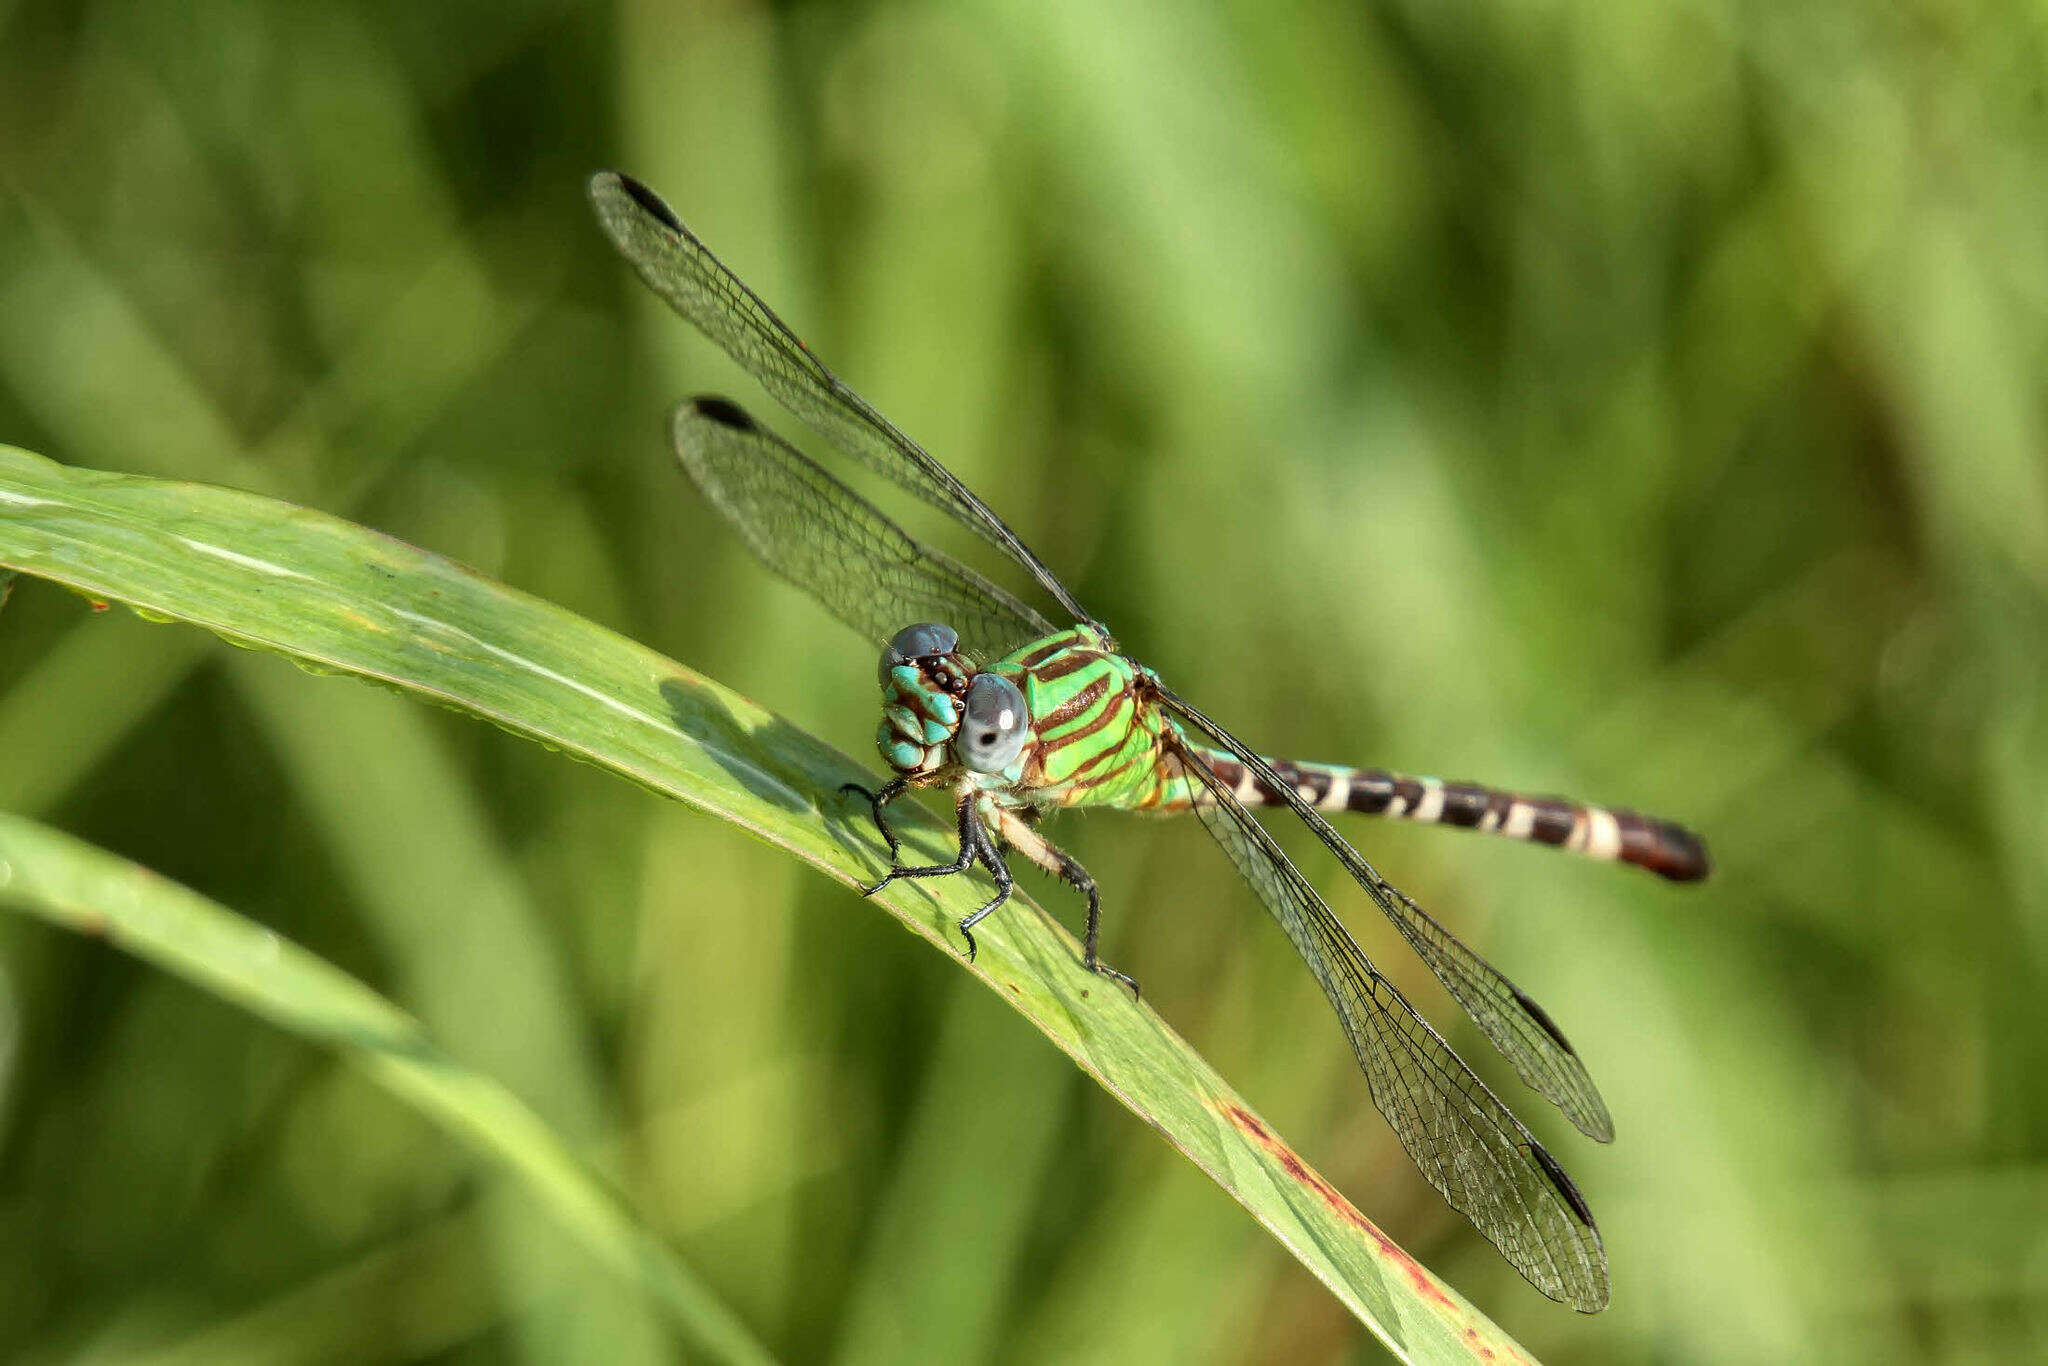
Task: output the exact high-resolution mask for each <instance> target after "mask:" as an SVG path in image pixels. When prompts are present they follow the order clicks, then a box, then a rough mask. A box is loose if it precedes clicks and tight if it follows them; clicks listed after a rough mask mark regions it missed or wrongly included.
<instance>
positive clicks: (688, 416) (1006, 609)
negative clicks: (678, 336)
mask: <svg viewBox="0 0 2048 1366" xmlns="http://www.w3.org/2000/svg"><path fill="white" fill-rule="evenodd" d="M670 435H671V437H672V439H673V441H674V444H675V452H676V459H678V460H679V461H681V462H682V466H683V469H684V470H686V471H687V472H688V473H689V476H690V478H691V479H693V480H695V481H696V484H697V487H698V488H700V489H702V490H703V492H704V496H705V497H706V498H708V499H710V500H711V502H712V504H713V505H714V506H716V507H717V508H718V510H719V511H720V512H723V513H724V514H725V515H726V517H727V519H728V520H730V521H731V522H732V524H733V526H734V527H735V528H737V529H738V531H739V533H740V538H741V539H742V540H744V541H745V542H746V543H747V546H748V548H749V549H751V550H752V551H753V552H754V553H755V554H756V555H758V556H759V557H760V558H761V560H762V562H763V563H764V564H766V565H767V566H768V567H769V568H770V569H772V570H774V571H775V572H776V573H778V574H780V575H782V577H784V578H786V579H788V580H789V581H790V582H791V583H794V584H796V585H797V586H798V587H799V588H802V589H803V590H804V591H805V592H807V593H809V594H810V595H811V596H812V597H814V598H816V599H817V600H818V601H819V602H821V603H823V604H824V605H825V607H826V609H827V610H829V611H830V612H831V613H832V614H833V615H834V616H836V617H838V618H839V619H840V620H841V621H843V622H845V623H846V624H847V625H849V626H851V627H853V629H854V630H856V631H859V632H861V633H862V634H863V635H865V636H867V637H868V639H869V640H871V641H874V642H875V643H877V644H886V643H887V642H888V640H889V638H890V637H891V636H893V635H895V634H896V632H898V631H900V630H902V629H903V628H904V627H905V626H908V625H911V624H912V623H914V622H920V621H937V622H943V623H944V624H946V625H948V626H951V627H952V628H953V629H954V630H956V631H958V632H959V633H960V645H961V648H962V649H964V650H966V651H967V653H968V654H970V655H972V656H974V657H975V658H977V659H979V660H980V661H981V662H983V663H988V662H991V661H993V660H996V659H999V658H1001V657H1002V656H1003V655H1004V654H1006V653H1008V652H1009V651H1010V650H1012V649H1014V648H1015V647H1017V646H1018V645H1021V644H1023V643H1024V642H1025V641H1028V640H1036V639H1038V638H1039V637H1042V636H1048V635H1051V634H1052V633H1053V627H1052V625H1051V623H1049V622H1047V621H1046V620H1045V618H1043V617H1041V616H1040V615H1039V614H1038V613H1036V612H1034V611H1032V610H1031V609H1030V608H1029V607H1027V606H1025V605H1024V604H1023V603H1021V602H1019V601H1017V599H1015V598H1013V597H1011V596H1010V595H1009V594H1008V593H1005V592H1004V591H1003V590H1002V589H1000V588H998V587H996V586H995V585H994V584H992V583H990V582H989V581H988V580H987V579H984V578H983V577H982V576H981V575H979V574H977V573H975V572H974V571H973V570H972V569H969V568H968V567H967V566H965V565H963V564H960V563H959V562H958V561H956V560H954V559H952V558H951V557H949V556H947V555H945V554H943V553H942V552H940V551H937V550H933V549H932V548H931V547H929V546H926V545H923V544H921V543H920V542H919V541H918V540H916V538H914V537H912V536H911V535H910V534H909V533H908V532H906V531H904V530H903V529H902V528H901V527H899V526H897V525H896V524H895V523H894V522H892V521H890V520H889V519H888V518H887V517H885V516H883V515H882V513H880V512H879V511H877V510H876V509H875V507H874V505H873V504H871V503H869V502H868V501H867V500H866V499H864V498H862V497H861V496H860V495H859V494H857V493H855V492H854V491H853V490H852V489H850V488H848V487H847V486H846V485H845V484H843V483H841V482H840V481H839V480H838V479H836V478H834V477H833V476H832V475H831V474H829V473H827V472H826V471H825V470H823V469H821V468H819V467H818V465H817V464H816V463H815V462H814V461H812V460H811V459H810V458H809V457H807V456H805V455H804V454H803V453H802V452H800V451H798V450H797V449H796V448H795V447H793V446H791V445H789V443H787V442H785V441H783V440H782V439H781V438H779V437H777V436H776V435H775V434H774V433H773V432H770V431H768V430H766V429H765V428H763V427H760V426H758V425H756V424H755V422H754V420H753V418H751V417H749V416H748V415H747V413H746V411H745V410H744V409H742V408H741V407H740V406H739V405H738V404H736V403H733V402H731V401H729V400H727V399H722V398H694V399H688V400H686V401H684V402H683V403H680V404H678V405H677V406H676V410H675V414H674V416H673V418H672V419H671V423H670Z"/></svg>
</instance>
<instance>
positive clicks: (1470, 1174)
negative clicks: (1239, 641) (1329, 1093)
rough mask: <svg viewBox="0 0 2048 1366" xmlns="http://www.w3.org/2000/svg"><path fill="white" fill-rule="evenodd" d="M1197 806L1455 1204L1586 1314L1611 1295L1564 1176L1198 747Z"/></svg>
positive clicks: (1413, 1150)
mask: <svg viewBox="0 0 2048 1366" xmlns="http://www.w3.org/2000/svg"><path fill="white" fill-rule="evenodd" d="M1180 760H1181V762H1182V763H1183V764H1185V765H1186V766H1187V768H1188V770H1189V772H1191V773H1193V774H1194V775H1195V776H1196V777H1197V778H1199V779H1200V780H1201V782H1202V783H1203V784H1204V785H1205V786H1206V787H1207V788H1208V789H1209V794H1210V796H1211V797H1212V798H1213V799H1214V800H1213V802H1212V803H1210V804H1206V805H1199V804H1198V805H1197V806H1196V808H1195V810H1196V812H1197V814H1198V815H1200V817H1201V819H1202V824H1203V825H1205V826H1207V827H1208V829H1209V833H1210V834H1211V835H1214V836H1215V837H1216V842H1217V843H1218V844H1220V845H1222V846H1223V852H1224V853H1226V854H1228V855H1229V856H1230V861H1231V862H1232V863H1234V864H1236V865H1237V870H1238V872H1240V873H1242V874H1243V875H1244V877H1245V880H1246V881H1247V882H1249V883H1251V885H1252V887H1253V888H1254V890H1256V891H1257V892H1258V894H1259V899H1260V900H1261V901H1263V902H1265V904H1266V908H1267V909H1268V910H1270V911H1271V912H1272V913H1273V916H1274V918H1275V919H1276V920H1278V921H1279V922H1280V928H1281V929H1283V930H1284V931H1286V933H1287V937H1288V938H1289V939H1290V940H1292V941H1293V942H1294V946H1295V948H1296V949H1298V950H1299V951H1300V953H1301V956H1302V958H1303V959H1304V960H1306V961H1307V963H1308V966H1309V969H1310V971H1311V972H1313V973H1314V974H1315V978H1316V981H1317V982H1318V983H1320V984H1321V985H1322V988H1323V992H1324V994H1325V995H1327V996H1328V997H1329V998H1330V1003H1331V1004H1332V1005H1334V1006H1335V1007H1336V1008H1337V1015H1338V1017H1339V1018H1340V1019H1341V1020H1342V1021H1343V1024H1344V1032H1345V1034H1346V1035H1347V1036H1348V1037H1349V1038H1350V1040H1351V1050H1352V1052H1354V1053H1355V1054H1357V1055H1358V1065H1359V1066H1360V1067H1361V1068H1362V1069H1363V1070H1364V1072H1365V1079H1366V1084H1367V1086H1368V1087H1369V1088H1370V1090H1371V1091H1372V1099H1373V1104H1374V1105H1376V1106H1378V1107H1379V1111H1380V1113H1381V1114H1383V1115H1385V1116H1386V1118H1387V1123H1388V1124H1390V1125H1391V1126H1393V1130H1394V1133H1395V1135H1396V1136H1397V1137H1399V1138H1400V1140H1401V1146H1402V1147H1404V1148H1406V1149H1407V1150H1408V1155H1409V1156H1410V1157H1411V1158H1413V1159H1414V1160H1415V1165H1416V1166H1417V1167H1419V1168H1421V1169H1422V1174H1423V1175H1424V1176H1425V1177H1427V1178H1428V1179H1429V1184H1430V1185H1432V1186H1434V1187H1436V1189H1437V1191H1438V1193H1439V1194H1441V1195H1442V1196H1443V1198H1444V1199H1445V1201H1447V1202H1448V1203H1449V1204H1450V1206H1451V1208H1453V1209H1455V1210H1457V1211H1458V1212H1460V1213H1461V1214H1463V1215H1465V1217H1466V1218H1468V1219H1470V1220H1471V1221H1472V1223H1473V1225H1474V1226H1475V1227H1476V1228H1478V1230H1479V1231H1480V1232H1481V1233H1483V1234H1485V1235H1486V1237H1487V1239H1488V1240H1489V1241H1490V1242H1492V1243H1493V1245H1494V1246H1495V1247H1497V1248H1499V1249H1500V1251H1501V1255H1502V1256H1504V1257H1506V1258H1507V1259H1508V1261H1509V1262H1510V1263H1512V1264H1513V1265H1514V1268H1515V1269H1516V1270H1517V1271H1519V1272H1521V1273H1522V1275H1523V1276H1525V1277H1527V1278H1528V1280H1529V1283H1530V1284H1531V1285H1533V1286H1535V1287H1536V1288H1537V1289H1538V1290H1541V1291H1542V1292H1543V1293H1544V1294H1546V1295H1548V1296H1550V1297H1551V1298H1552V1299H1555V1300H1561V1301H1563V1302H1564V1303H1566V1304H1569V1305H1571V1306H1573V1307H1574V1308H1576V1309H1579V1310H1582V1311H1584V1312H1586V1313H1593V1312H1595V1311H1597V1310H1600V1309H1603V1308H1605V1307H1606V1305H1607V1254H1606V1251H1605V1250H1604V1249H1603V1248H1602V1247H1601V1244H1600V1232H1599V1230H1598V1229H1596V1228H1595V1227H1594V1226H1593V1216H1592V1212H1591V1211H1590V1210H1588V1209H1587V1208H1586V1202H1585V1200H1584V1198H1583V1197H1581V1196H1580V1194H1579V1192H1578V1189H1577V1187H1575V1186H1573V1185H1572V1183H1571V1178H1569V1177H1567V1176H1566V1175H1565V1174H1564V1171H1563V1169H1562V1168H1560V1167H1559V1166H1558V1165H1557V1162H1556V1159H1554V1158H1552V1157H1551V1156H1550V1154H1549V1153H1548V1152H1547V1151H1545V1149H1544V1148H1543V1146H1542V1145H1541V1144H1540V1143H1538V1142H1537V1141H1536V1139H1535V1138H1534V1136H1532V1135H1531V1134H1530V1133H1529V1131H1528V1130H1527V1129H1526V1128H1524V1127H1523V1126H1522V1122H1521V1121H1520V1120H1518V1119H1516V1118H1515V1116H1514V1114H1513V1113H1512V1112H1510V1111H1509V1109H1508V1108H1507V1106H1505V1105H1503V1104H1502V1103H1501V1101H1500V1099H1499V1097H1497V1096H1495V1095H1494V1094H1493V1092H1492V1091H1490V1090H1488V1089H1487V1086H1486V1083H1485V1082H1483V1081H1481V1080H1480V1079H1479V1078H1478V1077H1477V1076H1475V1075H1474V1074H1473V1072H1472V1069H1470V1068H1469V1067H1467V1066H1466V1065H1465V1063H1464V1061H1463V1060H1462V1059H1460V1058H1459V1057H1458V1055H1457V1054H1456V1053H1454V1052H1452V1051H1451V1046H1450V1045H1449V1044H1447V1043H1445V1042H1444V1039H1443V1036H1442V1035H1440V1034H1438V1033H1437V1032H1436V1030H1435V1029H1433V1028H1431V1026H1430V1024H1429V1022H1428V1021H1427V1020H1425V1019H1423V1018H1422V1016H1421V1015H1420V1014H1419V1013H1417V1011H1416V1010H1415V1007H1414V1006H1412V1005H1410V1004H1409V1003H1408V1001H1407V999H1406V998H1405V997H1403V996H1402V995H1401V993H1400V992H1399V991H1397V990H1395V988H1394V986H1393V984H1392V983H1391V982H1389V981H1387V979H1386V978H1384V977H1382V976H1381V975H1380V973H1379V970H1378V969H1377V968H1375V967H1374V966H1373V965H1372V962H1371V960H1369V959H1368V958H1367V957H1366V956H1365V951H1364V950H1363V949H1361V948H1359V947H1358V942H1357V941H1356V940H1354V939H1353V938H1352V937H1351V934H1350V931H1348V930H1346V929H1345V928H1344V925H1343V922H1342V921H1340V920H1338V919H1337V917H1336V915H1335V914H1334V913H1333V912H1332V911H1331V910H1330V908H1329V906H1328V905H1326V904H1325V903H1324V902H1323V899H1322V898H1321V897H1320V896H1318V895H1317V894H1316V891H1315V889H1314V888H1313V887H1311V886H1309V884H1308V881H1307V879H1305V878H1304V877H1302V875H1301V872H1300V870H1299V869H1297V868H1296V867H1295V866H1294V865H1293V864H1292V863H1291V862H1289V861H1288V858H1287V855H1286V854H1284V853H1282V852H1281V850H1280V846H1279V845H1278V844H1276V843H1275V842H1274V840H1273V837H1272V835H1271V834H1270V833H1268V832H1267V830H1266V829H1265V827H1264V826H1262V825H1260V824H1259V823H1258V821H1256V820H1254V819H1253V818H1252V816H1251V813H1250V812H1248V811H1246V810H1245V808H1244V806H1243V804H1242V803H1240V802H1239V801H1238V800H1237V798H1236V797H1235V796H1233V795H1231V791H1230V788H1229V786H1228V785H1227V784H1225V783H1224V782H1222V781H1221V780H1220V779H1219V778H1217V777H1216V775H1215V774H1214V773H1213V772H1212V771H1211V770H1210V769H1209V768H1208V766H1207V765H1205V764H1204V763H1203V762H1202V761H1201V759H1200V757H1198V756H1197V755H1195V754H1193V753H1192V752H1190V751H1188V750H1187V749H1185V748H1183V749H1182V750H1181V751H1180Z"/></svg>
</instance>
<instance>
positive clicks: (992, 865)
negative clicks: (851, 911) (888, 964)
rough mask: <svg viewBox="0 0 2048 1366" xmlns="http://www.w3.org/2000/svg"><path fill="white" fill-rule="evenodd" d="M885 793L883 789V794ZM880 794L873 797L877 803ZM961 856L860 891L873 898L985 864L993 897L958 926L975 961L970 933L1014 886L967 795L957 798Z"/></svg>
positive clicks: (896, 873)
mask: <svg viewBox="0 0 2048 1366" xmlns="http://www.w3.org/2000/svg"><path fill="white" fill-rule="evenodd" d="M886 790H887V789H884V791H886ZM880 796H881V794H880V793H878V794H876V798H875V799H876V800H879V799H880ZM959 811H960V856H959V857H958V858H956V859H954V860H953V861H952V862H951V863H934V864H930V865H928V866H926V867H923V868H891V869H890V870H889V873H888V876H886V877H884V878H883V879H882V880H881V881H880V882H877V883H876V884H875V885H874V886H872V887H863V888H861V889H860V894H861V895H862V896H873V895H874V894H875V893H876V892H879V891H881V890H882V889H883V888H884V887H886V886H888V885H889V884H890V883H892V882H894V881H895V880H896V879H897V878H900V877H946V876H947V875H949V874H952V873H964V872H966V871H967V870H968V869H969V868H972V867H973V866H974V865H975V864H976V863H977V862H979V863H984V864H986V865H987V866H988V870H989V871H990V872H991V873H994V874H995V879H996V894H995V896H994V897H993V898H991V899H990V900H989V902H988V904H987V905H985V906H983V907H981V908H980V909H979V910H977V911H976V912H975V913H974V914H973V915H970V916H968V917H966V918H965V919H964V920H962V921H961V922H960V937H961V938H963V939H965V940H966V941H967V961H968V962H970V963H971V962H973V961H974V952H975V945H974V936H973V935H972V934H971V933H969V931H970V930H972V929H973V928H974V927H975V926H976V925H979V924H980V923H981V922H982V921H983V920H984V919H986V918H987V916H988V914H989V913H990V912H991V911H993V910H995V909H996V907H998V906H1000V905H1002V904H1003V903H1004V902H1005V901H1008V900H1009V899H1010V889H1011V888H1012V887H1014V886H1015V885H1016V884H1015V883H1014V882H1013V881H1012V880H1011V878H1010V870H1009V868H1008V866H1006V865H1005V864H1004V863H1003V858H1002V855H1001V854H1000V853H998V852H997V851H996V846H995V841H993V840H991V839H990V838H989V834H988V831H987V830H986V829H985V828H983V826H982V823H981V818H980V816H978V815H977V814H975V810H974V797H973V796H972V795H971V794H970V795H967V796H963V797H961V798H960V807H959Z"/></svg>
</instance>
